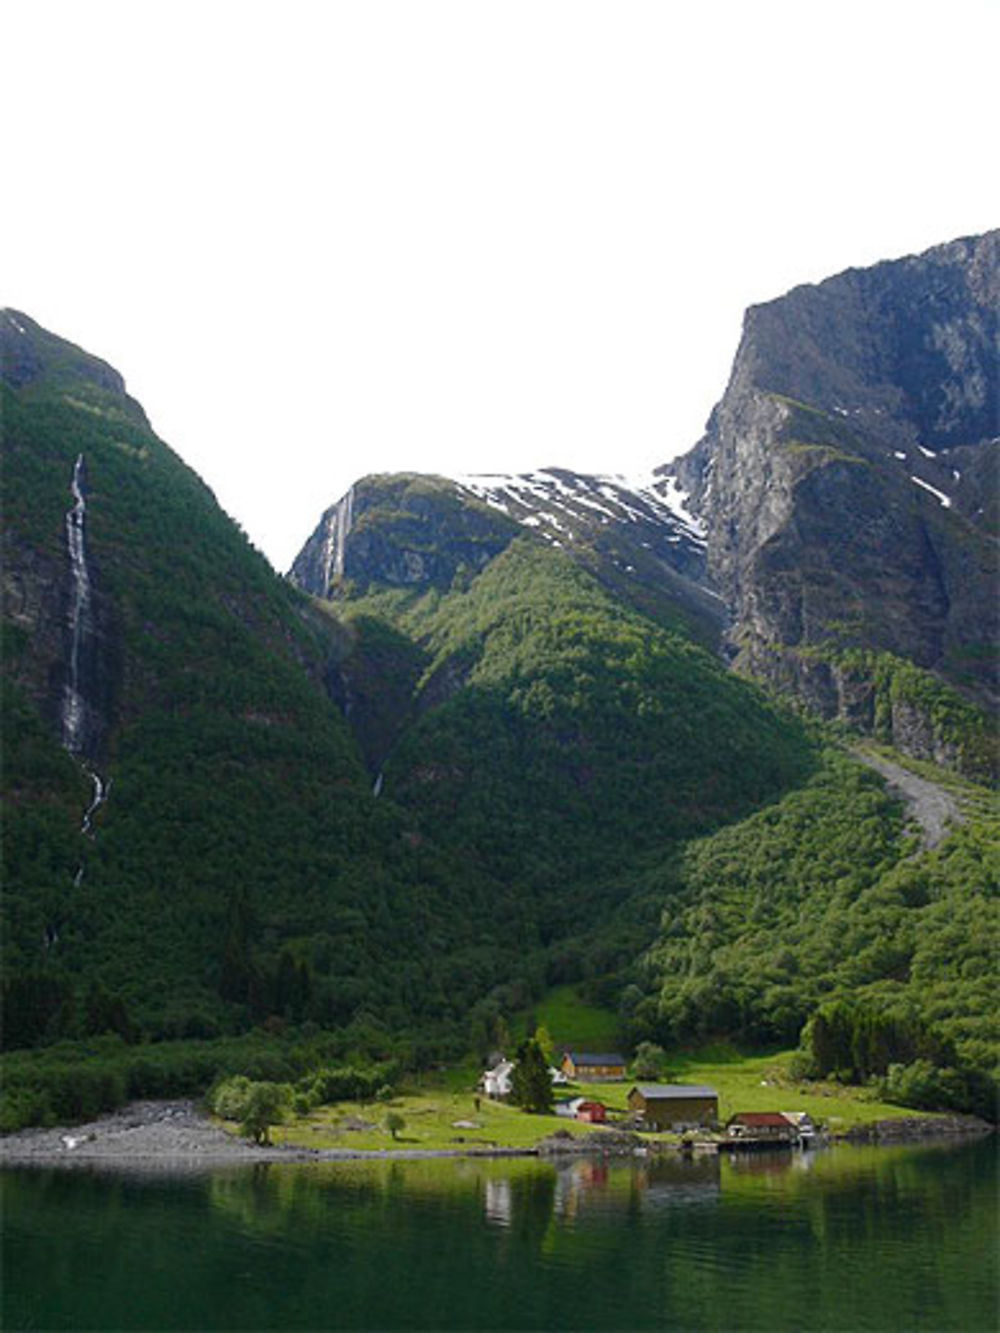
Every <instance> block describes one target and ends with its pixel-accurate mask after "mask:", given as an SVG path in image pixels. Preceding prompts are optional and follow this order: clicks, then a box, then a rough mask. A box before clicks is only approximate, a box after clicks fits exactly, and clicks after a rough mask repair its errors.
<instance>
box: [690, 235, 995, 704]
mask: <svg viewBox="0 0 1000 1333" xmlns="http://www.w3.org/2000/svg"><path fill="white" fill-rule="evenodd" d="M998 310H1000V232H992V233H989V234H988V235H985V236H982V237H977V238H971V239H967V240H960V241H955V242H953V243H951V244H948V245H943V246H939V247H937V248H936V249H933V250H930V251H928V252H927V253H926V254H923V255H920V256H916V257H913V258H908V259H902V260H898V261H895V262H891V263H884V264H879V265H877V266H875V267H874V268H871V269H866V270H850V271H848V272H846V273H842V274H840V275H838V276H837V277H834V278H830V279H829V280H828V281H826V282H823V283H820V284H819V285H817V286H806V287H800V288H797V289H795V290H794V291H792V292H790V293H789V294H788V295H787V296H785V297H782V298H781V299H779V300H777V301H773V302H770V303H769V304H767V305H762V306H758V307H754V308H752V309H751V310H749V311H748V312H747V315H746V319H745V323H744V331H743V338H742V341H741V343H740V347H739V350H738V352H737V355H736V360H735V364H734V367H733V372H732V376H731V379H730V382H729V386H728V388H727V389H726V392H725V394H724V396H723V398H722V399H721V401H720V402H719V403H718V405H717V406H716V408H715V410H714V411H713V413H712V416H711V418H710V421H709V424H708V429H707V432H706V434H705V436H704V438H703V439H702V440H701V441H700V442H699V444H698V445H697V446H696V447H695V449H694V450H693V451H692V452H691V453H690V454H688V455H687V457H686V458H684V459H682V460H681V461H680V462H679V463H678V464H673V465H670V472H671V473H676V474H677V475H678V477H679V478H680V481H681V483H682V484H683V485H684V487H685V489H687V490H689V491H690V492H691V500H690V505H691V507H692V509H693V510H694V511H695V512H696V513H697V514H698V515H699V516H700V517H701V518H702V519H703V520H704V522H705V524H706V528H707V533H708V564H709V569H710V571H711V574H712V576H713V577H714V578H715V580H716V581H717V583H718V585H719V587H720V588H721V590H722V591H723V593H724V594H725V596H726V598H727V601H728V603H729V605H730V608H731V611H732V615H733V628H732V631H731V636H730V641H731V651H732V653H733V654H734V655H735V656H736V658H737V660H738V661H739V662H740V663H741V664H742V665H744V666H746V667H748V668H750V669H751V670H753V671H754V672H755V673H757V674H760V675H763V676H766V677H769V678H771V679H773V680H775V681H776V682H779V683H782V684H786V685H787V684H793V685H794V686H795V688H796V689H798V690H799V691H800V692H802V693H804V694H805V695H806V697H807V698H809V700H810V702H812V703H813V704H815V705H816V706H818V707H819V708H820V709H821V711H822V712H823V713H824V714H825V715H827V716H830V715H840V716H847V715H849V714H850V712H851V711H852V708H853V709H856V707H857V699H856V689H855V687H854V685H853V684H852V685H850V687H849V686H848V683H847V682H846V681H845V680H844V679H843V678H842V672H841V671H840V668H839V666H838V664H837V662H838V655H840V654H842V653H843V652H844V651H845V650H849V649H857V648H864V649H868V650H875V651H876V652H888V653H892V654H896V655H898V656H900V657H902V658H906V659H908V660H909V661H911V662H914V663H916V664H917V665H918V666H921V667H924V668H928V669H930V670H932V671H934V672H935V673H936V674H937V675H939V676H941V677H944V678H945V679H947V680H949V681H951V682H952V683H954V684H956V685H957V686H959V687H960V688H961V689H962V690H964V691H965V692H967V693H968V694H970V695H971V696H973V697H975V698H976V699H978V700H979V701H981V702H987V703H995V702H996V698H997V690H996V648H997V642H998V619H997V597H996V586H997V585H996V578H997V551H998V547H997V498H996V495H997V485H996V481H997V468H998V449H1000V439H998V435H1000V424H998V393H1000V386H998V375H1000V349H998V313H997V312H998ZM666 473H667V469H664V474H665V475H666ZM818 660H819V661H821V663H822V665H818ZM847 698H851V699H853V700H854V703H853V704H852V705H851V707H848V705H847V704H846V703H843V700H844V699H847ZM865 706H867V705H865Z"/></svg>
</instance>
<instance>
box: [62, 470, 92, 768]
mask: <svg viewBox="0 0 1000 1333" xmlns="http://www.w3.org/2000/svg"><path fill="white" fill-rule="evenodd" d="M83 481H84V467H83V454H78V455H77V459H76V464H75V466H74V468H73V480H72V483H71V490H72V492H73V507H72V508H71V509H69V510H68V511H67V513H66V545H67V548H68V550H69V560H70V576H71V578H72V581H73V587H72V595H71V599H70V608H69V632H70V649H69V677H68V679H67V681H66V685H65V687H64V689H63V699H62V743H63V746H64V747H65V748H66V749H67V750H68V751H69V752H70V754H74V755H78V754H79V753H80V752H81V750H82V749H83V744H84V740H85V738H86V723H87V704H86V701H85V700H84V697H83V695H82V694H81V692H80V645H81V644H82V642H83V640H84V637H85V636H86V635H87V634H88V633H91V632H93V608H92V599H91V588H90V571H89V570H88V569H87V545H86V538H85V534H84V527H85V523H86V517H87V501H86V499H85V498H84V494H83Z"/></svg>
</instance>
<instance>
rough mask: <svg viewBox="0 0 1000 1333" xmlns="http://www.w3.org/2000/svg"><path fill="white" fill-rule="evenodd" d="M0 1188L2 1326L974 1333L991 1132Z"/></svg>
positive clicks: (989, 1244)
mask: <svg viewBox="0 0 1000 1333" xmlns="http://www.w3.org/2000/svg"><path fill="white" fill-rule="evenodd" d="M0 1180H2V1187H3V1224H4V1243H3V1251H2V1257H3V1264H4V1273H3V1277H4V1285H3V1291H4V1295H3V1311H2V1313H3V1327H4V1328H9V1329H14V1328H43V1329H64V1328H67V1329H68V1328H93V1329H101V1328H103V1329H119V1328H136V1329H152V1328H158V1329H169V1328H177V1329H182V1328H183V1329H190V1328H204V1329H247V1328H255V1329H270V1328H274V1329H286V1328H287V1329H326V1328H331V1329H332V1328H384V1329H390V1328H441V1329H477V1328H504V1329H542V1328H546V1329H547V1328H552V1329H558V1328H589V1327H592V1328H601V1329H614V1328H676V1329H685V1330H696V1329H712V1330H715V1329H718V1330H740V1329H747V1330H750V1329H769V1330H781V1329H797V1328H801V1327H807V1326H808V1327H810V1328H816V1329H843V1330H848V1329H850V1330H888V1329H893V1330H895V1329H926V1330H943V1329H956V1330H957V1329H960V1330H962V1333H975V1331H976V1330H979V1329H983V1330H986V1329H990V1330H993V1329H994V1328H995V1327H996V1316H997V1258H996V1239H997V1237H996V1230H997V1227H996V1221H997V1207H996V1205H997V1194H996V1154H995V1146H994V1143H993V1142H992V1141H987V1142H985V1143H983V1142H980V1143H978V1144H974V1145H968V1146H966V1147H961V1148H957V1149H956V1148H950V1147H949V1148H945V1149H937V1150H933V1149H928V1148H926V1147H922V1148H897V1149H876V1148H857V1149H851V1148H842V1149H836V1150H834V1151H830V1152H817V1153H815V1154H799V1153H796V1154H791V1153H788V1152H780V1151H779V1152H774V1153H771V1152H764V1153H754V1154H746V1155H742V1156H741V1155H738V1154H732V1155H727V1156H726V1157H724V1158H718V1157H714V1156H706V1157H696V1158H694V1159H692V1160H685V1159H682V1158H679V1157H674V1156H669V1157H662V1158H660V1157H655V1156H651V1157H646V1158H642V1159H632V1160H627V1161H620V1160H616V1159H590V1158H585V1159H579V1158H572V1159H568V1160H564V1161H557V1162H554V1163H548V1162H541V1161H537V1160H533V1159H524V1160H513V1159H504V1160H501V1161H490V1160H482V1159H465V1160H460V1161H422V1162H398V1161H395V1162H379V1163H311V1164H305V1165H303V1164H287V1165H286V1164H268V1163H262V1164H260V1165H258V1166H254V1167H227V1168H225V1169H221V1170H212V1171H206V1172H204V1173H199V1174H190V1173H188V1174H170V1173H163V1172H161V1173H156V1174H148V1175H144V1176H140V1175H136V1174H135V1173H126V1172H118V1173H112V1172H106V1171H98V1170H89V1169H84V1168H81V1167H78V1168H76V1169H74V1170H63V1171H60V1170H56V1169H49V1170H35V1171H28V1170H16V1171H7V1172H4V1173H2V1175H0Z"/></svg>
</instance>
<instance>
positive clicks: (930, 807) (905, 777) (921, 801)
mask: <svg viewBox="0 0 1000 1333" xmlns="http://www.w3.org/2000/svg"><path fill="white" fill-rule="evenodd" d="M854 755H855V757H856V758H857V759H860V760H861V762H862V763H863V764H867V765H868V767H869V768H873V769H875V771H876V773H880V774H881V775H882V777H884V778H885V780H886V782H887V783H888V785H889V787H890V788H891V790H892V791H893V792H894V793H895V794H896V795H898V796H900V797H902V799H903V800H904V801H905V802H906V808H907V811H908V813H909V814H910V815H911V816H912V817H913V818H914V819H915V820H916V821H917V823H918V824H919V825H920V828H921V830H922V833H923V837H922V840H921V845H922V846H923V847H924V848H925V850H930V848H932V847H936V846H937V845H938V843H940V842H941V840H942V839H943V838H944V837H945V835H946V834H947V832H948V825H949V824H962V823H964V822H965V816H964V815H963V814H962V811H961V808H960V807H959V804H958V802H957V801H956V800H955V798H954V796H952V794H951V793H950V792H949V791H947V790H946V789H945V788H944V787H941V786H939V785H938V783H936V782H929V781H928V780H927V779H926V778H918V777H917V776H916V774H915V773H911V772H910V771H909V770H908V769H905V768H903V767H901V765H899V764H894V763H892V762H891V761H890V760H888V759H883V758H881V756H879V755H874V754H868V753H866V752H865V751H863V750H855V751H854Z"/></svg>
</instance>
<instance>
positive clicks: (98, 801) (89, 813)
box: [80, 768, 111, 837]
mask: <svg viewBox="0 0 1000 1333" xmlns="http://www.w3.org/2000/svg"><path fill="white" fill-rule="evenodd" d="M84 771H85V772H86V774H87V776H88V777H89V778H90V780H91V782H92V783H93V784H94V799H93V800H92V801H91V802H90V804H89V805H88V806H87V808H86V810H85V811H84V812H83V823H82V824H81V825H80V832H81V833H87V834H89V835H90V837H93V836H94V816H95V815H96V814H97V812H98V810H99V809H100V808H101V806H102V805H103V804H104V802H105V801H106V800H107V799H108V796H109V795H110V794H111V779H110V778H109V779H108V781H107V782H105V781H104V780H103V779H102V777H101V775H100V774H99V773H96V772H95V771H94V770H93V769H92V768H85V770H84Z"/></svg>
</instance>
